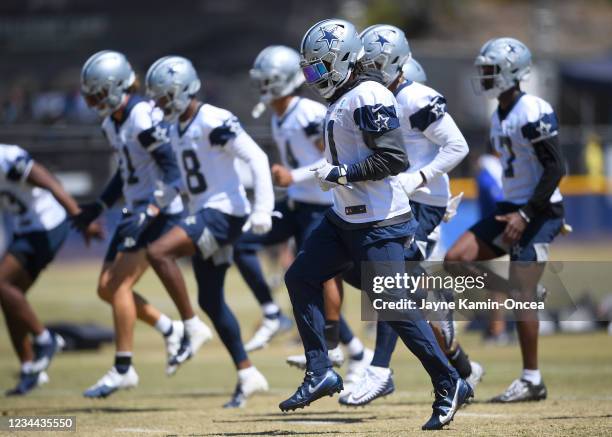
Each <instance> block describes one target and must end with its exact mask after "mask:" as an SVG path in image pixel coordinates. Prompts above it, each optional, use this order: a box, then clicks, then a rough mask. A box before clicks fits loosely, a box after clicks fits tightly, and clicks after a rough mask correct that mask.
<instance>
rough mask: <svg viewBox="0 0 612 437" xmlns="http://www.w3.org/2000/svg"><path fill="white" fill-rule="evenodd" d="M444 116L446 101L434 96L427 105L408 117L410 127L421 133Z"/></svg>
mask: <svg viewBox="0 0 612 437" xmlns="http://www.w3.org/2000/svg"><path fill="white" fill-rule="evenodd" d="M444 114H446V99H445V98H444V97H442V96H435V97H434V98H432V99H431V100H430V101H429V104H427V105H426V106H423V107H422V108H421V109H419V110H418V111H416V112H415V113H414V114H412V115H411V116H410V125H411V126H412V127H413V128H415V129H418V130H420V131H421V132H423V131H425V129H427V128H428V127H429V125H430V124H432V123H433V122H435V121H438V120H439V119H441V118H442V117H444Z"/></svg>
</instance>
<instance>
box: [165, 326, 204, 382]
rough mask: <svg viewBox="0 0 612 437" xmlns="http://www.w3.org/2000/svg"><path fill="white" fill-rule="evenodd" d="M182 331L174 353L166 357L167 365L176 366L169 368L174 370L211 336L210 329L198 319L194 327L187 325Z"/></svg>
mask: <svg viewBox="0 0 612 437" xmlns="http://www.w3.org/2000/svg"><path fill="white" fill-rule="evenodd" d="M183 326H184V327H185V329H184V332H183V338H181V343H180V345H179V348H178V351H177V352H176V354H175V355H173V356H172V357H170V358H169V359H168V367H170V368H172V367H176V368H174V369H171V370H172V371H173V373H175V372H176V370H177V368H178V366H180V365H181V364H183V363H184V362H185V361H187V360H188V359H190V358H191V357H193V356H194V355H195V354H196V352H197V351H198V350H199V349H200V348H201V347H202V345H203V344H204V343H206V342H208V341H210V340H211V339H212V337H213V334H212V331H211V330H210V328H209V327H208V326H206V324H205V323H204V322H202V321H201V320H198V323H196V327H195V328H194V327H192V328H188V327H187V325H184V324H183Z"/></svg>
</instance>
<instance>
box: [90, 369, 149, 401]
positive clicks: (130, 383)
mask: <svg viewBox="0 0 612 437" xmlns="http://www.w3.org/2000/svg"><path fill="white" fill-rule="evenodd" d="M137 385H138V374H137V373H136V370H135V369H134V366H130V368H129V369H128V371H127V372H126V373H124V374H121V373H119V372H117V369H116V368H115V366H113V367H111V369H110V370H109V371H108V372H106V375H104V376H103V377H102V378H100V379H99V380H98V382H96V383H95V384H94V385H92V386H91V387H89V388H88V389H87V390H85V391H84V392H83V396H85V397H86V398H105V397H107V396H109V395H111V394H113V393H114V392H116V391H117V390H123V389H130V388H134V387H136V386H137Z"/></svg>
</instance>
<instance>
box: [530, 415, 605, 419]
mask: <svg viewBox="0 0 612 437" xmlns="http://www.w3.org/2000/svg"><path fill="white" fill-rule="evenodd" d="M610 418H612V414H600V415H598V416H550V417H542V420H574V419H610Z"/></svg>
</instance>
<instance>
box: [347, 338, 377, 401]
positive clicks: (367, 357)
mask: <svg viewBox="0 0 612 437" xmlns="http://www.w3.org/2000/svg"><path fill="white" fill-rule="evenodd" d="M372 358H374V351H373V350H371V349H368V348H367V347H366V348H364V349H363V358H362V359H361V360H353V359H349V363H348V370H347V372H346V376H345V377H344V378H342V379H343V381H344V390H342V392H341V393H340V396H341V397H342V396H343V395H345V394H347V393H349V392H350V391H351V390H352V387H353V386H354V385H355V384H356V383H358V382H359V381H360V380H361V378H362V377H363V374H364V372H365V370H366V369H367V368H368V366H369V365H370V363H371V362H372Z"/></svg>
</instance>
